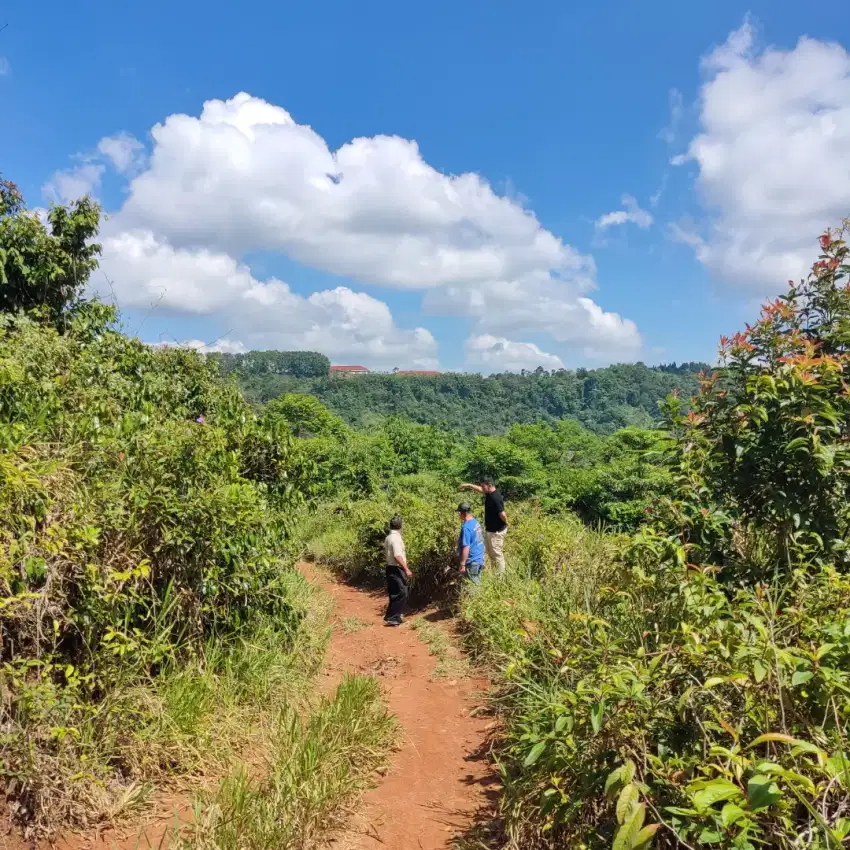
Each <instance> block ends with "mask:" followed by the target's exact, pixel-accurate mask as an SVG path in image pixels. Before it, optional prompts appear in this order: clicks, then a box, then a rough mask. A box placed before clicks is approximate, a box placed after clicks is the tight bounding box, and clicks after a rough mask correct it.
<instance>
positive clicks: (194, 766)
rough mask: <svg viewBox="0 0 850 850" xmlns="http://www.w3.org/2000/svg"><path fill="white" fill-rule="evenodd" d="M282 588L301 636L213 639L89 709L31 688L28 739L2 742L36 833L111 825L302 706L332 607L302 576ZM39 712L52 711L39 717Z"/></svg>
mask: <svg viewBox="0 0 850 850" xmlns="http://www.w3.org/2000/svg"><path fill="white" fill-rule="evenodd" d="M282 582H283V584H282V587H283V591H284V592H285V593H286V594H287V598H288V599H289V600H290V601H291V604H292V606H293V609H294V610H296V611H297V612H298V617H297V619H298V626H297V628H295V630H294V631H293V629H292V627H291V625H289V624H286V625H284V626H282V625H281V624H280V623H279V622H277V621H276V620H274V619H272V618H258V620H257V622H256V623H255V624H254V625H253V626H252V628H251V629H250V630H247V631H245V632H244V633H242V634H241V635H240V636H239V637H238V638H236V639H234V640H233V641H231V642H230V643H229V644H227V645H225V644H223V643H222V642H220V641H214V640H210V641H209V642H208V643H207V645H206V646H205V647H203V651H202V652H199V653H197V654H196V655H195V656H194V658H193V659H190V660H188V662H186V663H181V664H179V665H176V664H175V665H174V666H173V667H170V666H169V667H164V668H162V669H160V670H159V671H157V672H156V674H155V675H150V676H148V677H136V678H135V680H134V681H133V682H132V684H128V685H126V686H123V687H122V686H120V685H119V686H115V687H113V688H111V689H110V690H109V691H108V693H107V694H106V695H105V696H104V698H103V699H102V700H101V701H100V702H98V703H96V704H94V705H85V704H83V703H82V702H80V701H78V702H74V701H71V700H67V699H63V698H62V697H61V694H60V695H59V698H55V695H54V694H52V693H45V692H43V689H44V688H45V687H46V684H42V686H41V687H42V690H37V689H36V687H37V683H36V682H33V683H32V684H31V685H30V687H31V689H32V690H33V692H34V697H33V699H32V700H31V701H30V702H29V704H28V707H29V711H30V712H31V714H30V715H29V716H26V717H20V718H19V719H18V722H19V728H21V729H25V730H26V734H24V733H23V732H18V733H15V732H11V733H9V732H7V733H5V734H4V736H3V738H2V740H0V745H2V746H1V747H0V754H2V758H3V761H4V762H5V763H6V764H7V765H10V764H16V765H18V766H19V767H18V768H17V776H18V777H19V778H18V779H17V783H18V784H17V787H15V785H14V784H12V785H11V786H10V784H9V782H8V781H7V784H6V789H7V792H8V793H10V794H11V793H14V794H15V795H16V798H17V800H16V803H15V805H17V806H18V807H20V808H19V809H18V810H17V811H15V812H14V814H16V815H17V816H18V819H19V820H21V821H25V822H27V823H28V825H29V831H31V832H37V831H48V830H49V829H50V828H51V827H53V826H54V825H57V824H66V823H75V824H76V825H78V826H79V827H80V828H83V829H85V828H87V827H90V826H92V825H94V824H104V823H110V822H113V821H115V820H117V819H119V818H121V817H122V816H127V815H128V814H130V812H131V811H132V810H134V809H139V808H142V807H144V806H145V805H146V803H147V802H148V800H149V798H150V795H151V793H152V792H153V790H154V789H155V788H158V789H162V788H167V787H171V788H174V787H191V786H192V785H193V784H194V783H195V782H196V781H197V780H199V779H201V778H203V777H209V776H216V775H221V774H222V773H223V772H224V771H226V770H227V769H228V766H229V765H230V764H232V762H233V760H234V759H235V758H236V757H237V755H238V754H239V753H241V752H242V751H244V750H245V749H246V748H248V749H250V748H251V747H252V746H253V745H254V744H255V742H256V741H257V740H258V737H259V735H260V731H259V730H260V728H261V722H260V721H261V719H262V718H263V716H264V715H265V714H266V713H267V712H268V710H269V707H270V706H273V705H274V706H276V705H280V704H282V703H286V704H289V703H297V702H298V701H300V700H302V699H303V695H304V694H305V693H306V691H307V689H308V685H309V683H310V682H311V681H312V678H313V676H314V674H315V672H316V671H317V669H318V667H319V665H320V664H321V662H322V659H323V656H324V648H325V646H326V644H327V640H328V637H329V634H330V629H329V626H328V619H329V611H330V600H329V599H328V598H327V597H326V596H325V595H324V594H323V593H321V592H320V591H318V590H317V589H316V588H314V587H313V586H312V585H310V584H308V583H307V582H306V581H305V580H304V578H303V577H302V576H301V575H300V574H299V573H297V572H287V573H286V574H285V575H284V576H283V579H282ZM132 672H134V673H135V672H136V671H132ZM42 681H43V682H44V681H46V679H45V680H42ZM37 700H40V702H39V701H37ZM39 705H49V706H50V711H49V713H47V714H44V715H43V716H41V720H40V722H37V721H38V720H39V718H38V716H37V711H38V709H39ZM116 766H120V771H119V770H118V769H117V767H116ZM11 782H12V783H15V782H16V779H15V778H13V779H12V780H11ZM23 807H26V808H27V810H25V811H22V810H21V808H23Z"/></svg>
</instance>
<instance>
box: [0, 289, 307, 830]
mask: <svg viewBox="0 0 850 850" xmlns="http://www.w3.org/2000/svg"><path fill="white" fill-rule="evenodd" d="M113 320H114V314H113V313H112V312H111V311H110V310H109V309H107V308H105V307H102V306H100V305H97V304H93V305H87V306H78V307H77V308H76V311H75V315H74V316H73V317H69V318H68V319H67V321H66V322H64V327H63V328H62V331H61V332H60V331H59V330H58V329H56V328H54V327H53V326H51V325H49V324H43V323H41V322H40V321H37V320H35V319H32V318H27V317H24V316H12V315H9V314H0V661H2V665H3V667H2V671H3V672H2V674H3V692H4V700H3V704H2V707H0V715H2V725H3V734H2V739H0V746H2V763H1V764H0V771H2V775H3V778H4V782H5V784H6V788H7V789H8V790H7V793H8V795H9V796H10V798H11V799H12V800H13V801H14V804H15V807H16V808H15V811H16V812H17V814H18V816H19V818H20V819H22V820H25V821H32V822H34V823H36V824H39V825H42V826H44V825H50V824H51V823H55V822H57V821H60V820H62V819H63V818H72V819H77V820H79V819H81V818H84V817H86V816H88V815H87V814H86V812H87V811H88V812H90V810H91V805H93V803H92V800H93V799H94V797H93V796H92V788H93V787H94V786H96V785H98V784H103V783H105V782H107V780H108V778H109V776H111V775H114V774H115V773H116V772H118V773H119V774H120V773H121V772H122V771H126V772H128V773H129V774H130V775H132V774H133V770H134V769H135V768H134V764H135V761H134V760H135V758H136V755H135V753H136V750H134V747H133V744H132V743H131V741H130V740H128V733H127V730H128V729H131V728H136V729H139V730H142V729H144V728H145V721H144V720H143V719H142V717H141V716H140V710H139V707H138V706H131V705H130V704H128V702H127V701H126V699H125V698H124V697H123V696H121V694H126V693H127V692H128V689H131V688H133V687H134V686H135V685H136V684H137V683H143V682H153V681H155V679H156V677H158V676H160V675H164V674H166V673H167V674H168V675H172V674H173V673H174V671H176V670H179V669H180V668H181V666H183V665H186V664H189V663H193V659H196V658H197V657H198V656H199V655H201V654H203V653H206V652H208V651H209V649H210V647H211V646H213V645H214V646H217V647H219V649H220V648H222V647H224V646H226V645H233V646H236V644H237V641H238V639H239V638H240V636H241V635H244V634H248V633H251V631H252V630H253V629H255V628H257V627H259V625H260V624H261V623H265V622H269V621H271V622H273V623H274V624H275V628H276V629H278V630H279V632H280V635H281V640H282V641H283V643H282V644H281V645H291V643H292V640H293V637H294V635H295V633H296V630H297V627H298V621H299V618H300V617H301V616H302V611H301V609H299V608H297V607H296V606H294V605H293V604H292V601H291V599H290V592H289V589H288V588H289V587H290V585H288V584H287V579H286V576H285V572H286V569H287V565H291V563H292V559H291V556H289V555H287V554H286V552H285V551H284V550H282V548H281V541H282V540H283V539H285V537H286V535H287V530H288V526H289V523H290V518H291V516H292V514H293V512H294V510H295V509H296V508H297V505H298V504H299V502H300V500H301V498H302V491H301V489H300V487H299V486H298V479H297V475H290V472H296V471H297V468H298V467H299V464H300V463H301V460H300V459H299V458H297V457H296V454H297V451H296V449H295V448H294V447H293V443H292V439H291V438H290V437H289V436H288V435H287V434H286V433H280V432H274V431H270V430H268V429H267V428H266V427H265V426H264V424H263V423H261V422H258V421H257V420H256V418H255V417H254V415H253V414H252V412H251V411H250V409H249V408H248V406H247V405H246V403H245V402H244V401H243V400H242V399H241V397H240V396H239V394H238V392H237V391H236V390H235V389H234V388H233V387H230V386H228V385H225V384H222V383H221V381H220V379H219V378H218V376H217V373H216V371H215V369H214V368H213V367H212V366H210V365H208V364H206V363H205V362H204V360H203V358H201V357H200V356H199V355H197V354H196V353H193V352H189V351H182V350H167V349H166V350H153V349H151V348H149V347H147V346H145V345H143V344H141V343H140V342H138V341H137V340H132V339H128V338H127V337H125V336H123V335H122V334H120V333H118V332H117V331H116V330H114V329H113V326H112V322H113ZM211 642H212V643H211ZM216 651H217V652H218V651H219V650H216ZM141 713H142V714H144V711H142V712H141ZM94 718H96V721H95V720H94ZM131 718H132V720H131ZM109 730H112V731H109ZM116 735H117V737H116ZM129 738H132V736H129ZM122 739H123V740H122ZM109 741H112V743H113V744H114V747H115V749H112V750H110V745H109V743H108V742H109ZM167 763H168V760H165V761H164V762H163V764H167ZM72 777H73V778H72ZM86 798H87V799H88V806H89V808H87V807H86V804H85V803H84V801H85V799H86Z"/></svg>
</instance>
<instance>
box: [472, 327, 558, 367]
mask: <svg viewBox="0 0 850 850" xmlns="http://www.w3.org/2000/svg"><path fill="white" fill-rule="evenodd" d="M466 366H467V368H469V369H473V370H476V371H482V372H488V373H493V372H521V371H522V370H523V369H529V370H533V369H536V368H537V367H538V366H542V367H543V368H544V369H548V370H551V369H563V368H564V364H563V362H562V361H561V358H560V357H558V356H556V355H555V354H547V353H546V352H545V351H541V350H540V348H539V347H538V346H536V345H535V344H534V343H533V342H513V341H512V340H509V339H505V338H504V337H496V336H491V335H490V334H483V335H481V336H471V337H470V338H469V339H468V340H467V341H466Z"/></svg>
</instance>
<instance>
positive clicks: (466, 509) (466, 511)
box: [457, 502, 472, 522]
mask: <svg viewBox="0 0 850 850" xmlns="http://www.w3.org/2000/svg"><path fill="white" fill-rule="evenodd" d="M457 513H458V516H459V517H460V519H461V522H466V520H468V519H469V518H470V517H471V516H472V505H470V504H469V502H461V503H460V504H459V505H458V506H457Z"/></svg>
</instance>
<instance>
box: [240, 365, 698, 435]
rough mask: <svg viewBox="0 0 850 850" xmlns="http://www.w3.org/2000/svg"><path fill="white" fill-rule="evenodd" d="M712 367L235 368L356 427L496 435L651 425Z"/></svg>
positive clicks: (264, 397)
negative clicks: (561, 423)
mask: <svg viewBox="0 0 850 850" xmlns="http://www.w3.org/2000/svg"><path fill="white" fill-rule="evenodd" d="M255 354H257V352H250V353H249V354H246V355H235V356H234V357H240V356H243V357H253V356H254V355H255ZM224 362H225V363H236V362H237V361H235V360H232V361H224ZM226 368H228V369H229V368H230V366H229V365H228V366H227V367H226ZM707 368H708V367H707V366H706V364H700V363H684V364H681V366H676V365H675V364H672V365H670V366H658V367H648V366H645V365H644V364H643V363H634V364H618V365H615V366H609V367H607V368H605V369H594V370H586V369H579V370H577V371H575V372H571V371H567V370H560V371H557V372H551V373H549V372H543V371H542V370H540V371H538V372H530V373H523V374H503V375H493V376H491V377H487V378H485V377H482V376H480V375H462V374H452V373H447V374H443V375H436V376H421V375H420V376H417V375H390V374H369V375H360V376H358V377H357V378H339V377H319V378H314V379H309V380H297V379H296V378H293V377H290V376H289V375H288V374H287V375H278V374H274V373H270V372H268V373H265V372H264V373H257V372H255V371H249V370H247V369H242V368H240V367H239V366H238V365H236V366H234V367H233V371H234V372H235V374H236V377H237V379H238V381H239V384H240V387H241V388H242V389H243V391H244V392H245V394H246V395H247V396H248V398H250V399H251V400H253V401H254V402H257V403H264V402H267V401H270V400H271V399H273V398H276V397H277V396H279V395H282V394H284V393H295V392H297V393H305V394H308V395H314V396H316V398H318V399H319V400H320V401H321V402H322V403H323V404H324V405H326V406H327V407H328V408H329V409H330V410H331V411H333V412H334V413H336V414H337V415H338V416H341V417H342V419H344V420H345V422H346V423H348V424H349V425H351V426H353V427H356V428H371V427H374V426H375V425H376V424H378V423H379V422H380V421H382V420H383V419H385V418H387V417H390V416H399V417H402V418H403V419H406V420H409V421H411V422H416V423H419V424H423V425H436V426H440V427H443V428H448V429H451V430H454V431H459V432H462V433H465V434H474V435H494V434H502V433H503V432H504V431H506V430H507V429H508V428H509V427H511V426H512V425H514V424H515V423H527V424H533V423H537V422H546V423H550V424H551V423H555V422H557V421H558V420H560V419H575V420H577V421H579V422H581V423H582V424H583V425H584V426H585V427H586V428H588V429H589V430H591V431H593V432H595V433H599V434H610V433H612V432H613V431H616V430H618V429H619V428H625V427H629V426H634V427H639V428H650V427H652V426H653V424H654V423H655V422H656V421H657V420H658V419H659V410H658V404H659V402H660V401H662V400H663V399H664V398H665V397H666V396H667V395H668V394H669V393H670V392H671V391H673V390H679V391H680V393H681V394H682V396H683V397H685V398H687V397H689V396H690V395H692V394H693V393H694V392H696V389H697V380H696V375H697V373H698V372H699V371H700V370H701V369H707Z"/></svg>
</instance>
